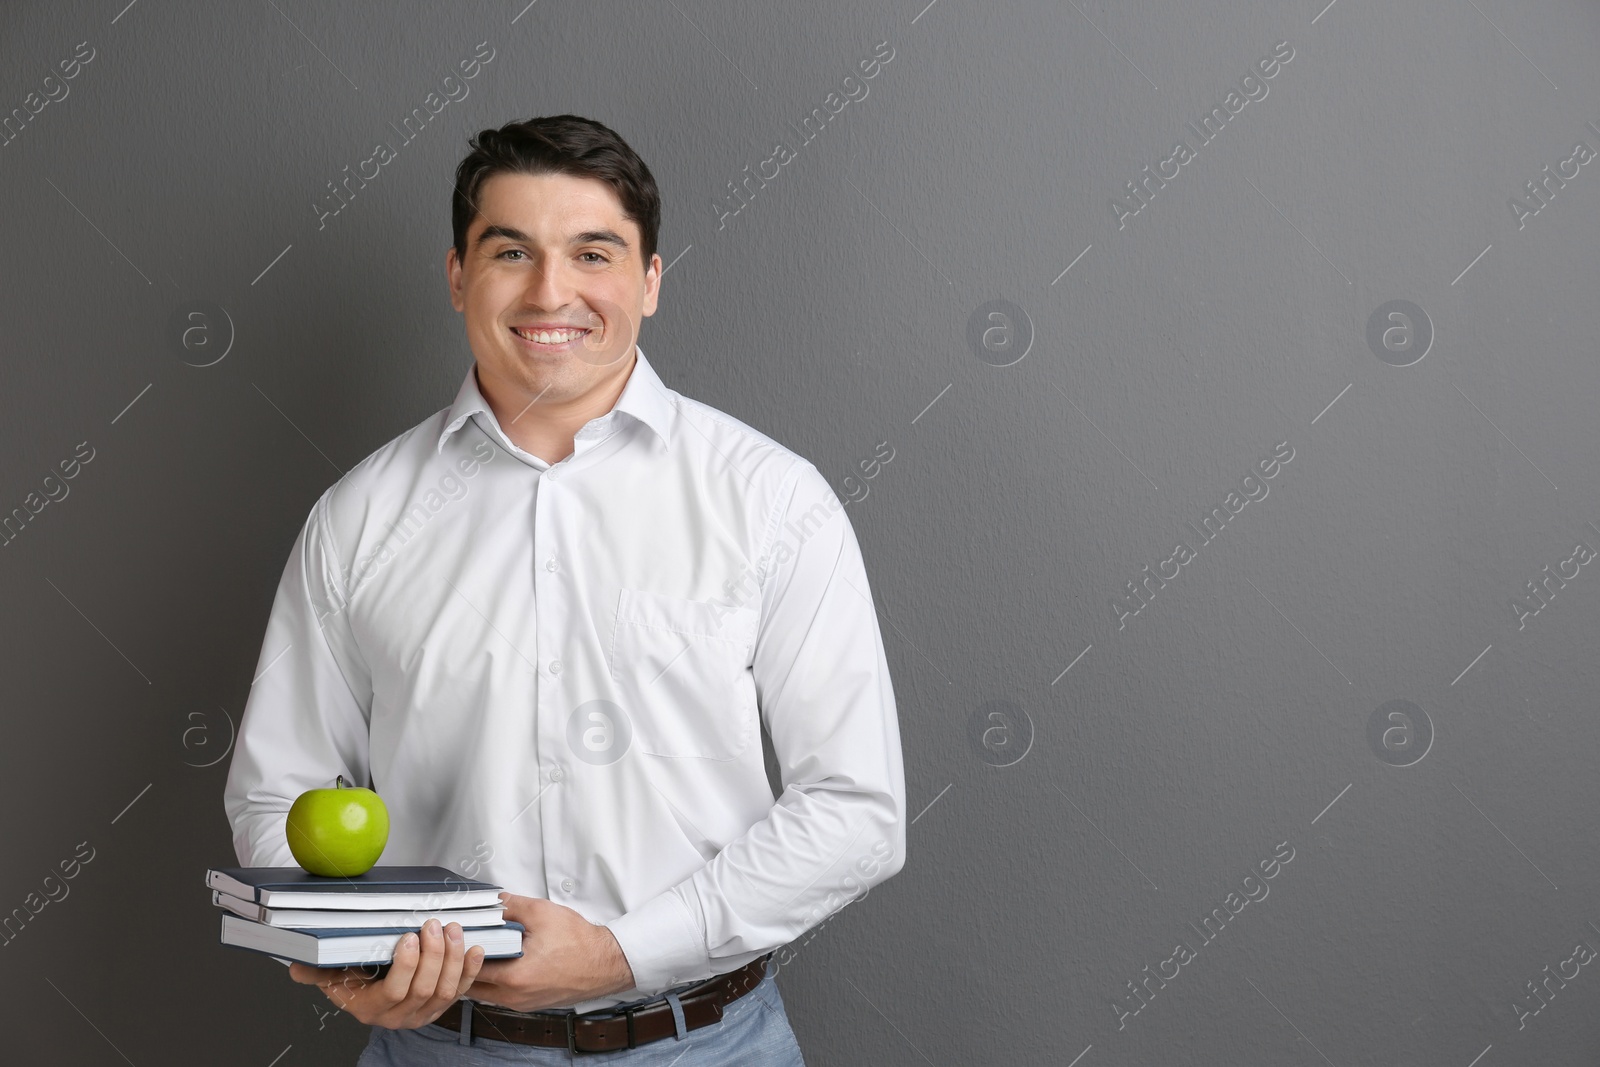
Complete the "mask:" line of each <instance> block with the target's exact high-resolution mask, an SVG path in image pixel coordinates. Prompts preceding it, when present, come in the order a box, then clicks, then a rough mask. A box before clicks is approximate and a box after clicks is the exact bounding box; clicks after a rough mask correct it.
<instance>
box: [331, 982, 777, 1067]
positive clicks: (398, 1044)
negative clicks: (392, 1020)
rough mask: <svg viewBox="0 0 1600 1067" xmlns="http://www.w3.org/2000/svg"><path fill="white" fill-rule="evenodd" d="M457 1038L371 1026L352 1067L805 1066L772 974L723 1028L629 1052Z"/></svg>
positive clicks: (438, 1029)
mask: <svg viewBox="0 0 1600 1067" xmlns="http://www.w3.org/2000/svg"><path fill="white" fill-rule="evenodd" d="M771 966H772V965H771V964H770V963H769V964H768V967H769V968H770V967H771ZM460 1039H461V1035H460V1034H458V1033H456V1032H455V1031H454V1030H447V1029H445V1028H444V1027H442V1026H436V1025H434V1024H433V1023H429V1024H428V1025H426V1026H421V1027H417V1028H416V1029H413V1030H390V1029H387V1028H386V1027H382V1026H374V1027H372V1037H371V1038H370V1039H369V1040H368V1041H367V1047H366V1048H365V1049H364V1050H362V1053H361V1058H360V1059H359V1060H357V1061H356V1067H444V1065H450V1067H493V1065H498V1064H519V1065H521V1067H554V1065H555V1064H562V1065H567V1064H580V1065H588V1064H593V1065H594V1067H603V1065H606V1064H613V1065H614V1064H627V1065H628V1067H805V1062H806V1061H805V1060H804V1059H802V1058H801V1056H800V1046H799V1044H798V1043H796V1041H795V1038H794V1031H793V1030H791V1029H790V1028H789V1016H788V1014H787V1013H786V1012H785V1011H784V1008H783V998H782V997H781V996H779V995H778V979H777V974H776V972H775V971H771V970H769V972H768V974H767V976H766V977H765V978H763V979H762V980H761V981H760V982H759V983H757V985H756V987H755V988H754V989H752V990H751V991H750V992H748V993H746V994H745V995H744V996H742V997H740V998H739V999H738V1000H736V1001H734V1002H733V1003H732V1004H729V1005H728V1006H727V1007H725V1008H723V1009H722V1021H721V1022H717V1023H712V1024H711V1025H710V1026H703V1027H701V1028H700V1029H698V1030H690V1031H689V1032H688V1033H686V1034H684V1036H683V1037H681V1038H679V1037H664V1038H662V1039H661V1040H659V1041H652V1042H650V1043H649V1044H648V1045H640V1046H639V1047H638V1048H635V1049H618V1050H616V1051H615V1052H597V1053H582V1052H580V1053H578V1055H577V1056H576V1057H574V1056H573V1055H572V1054H571V1053H569V1052H568V1051H567V1050H566V1049H564V1048H541V1047H538V1046H536V1045H518V1044H513V1043H511V1042H509V1041H497V1040H494V1039H492V1038H486V1037H482V1036H480V1035H478V1034H473V1035H472V1044H471V1045H470V1046H468V1045H462V1044H460V1043H459V1042H460Z"/></svg>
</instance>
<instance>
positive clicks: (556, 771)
mask: <svg viewBox="0 0 1600 1067" xmlns="http://www.w3.org/2000/svg"><path fill="white" fill-rule="evenodd" d="M566 776H567V772H566V771H564V770H562V769H561V768H560V767H551V768H550V780H551V781H552V782H559V781H561V780H562V779H563V778H565V777H566Z"/></svg>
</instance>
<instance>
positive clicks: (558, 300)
mask: <svg viewBox="0 0 1600 1067" xmlns="http://www.w3.org/2000/svg"><path fill="white" fill-rule="evenodd" d="M530 275H531V276H530V277H529V279H528V292H527V299H528V302H529V303H531V304H534V305H536V306H538V307H541V308H544V309H546V310H549V311H554V310H555V309H556V308H559V307H562V306H564V305H565V304H566V303H568V302H569V301H570V300H571V299H572V295H573V285H572V279H571V278H570V277H568V275H567V272H566V271H565V270H564V269H563V267H562V265H561V263H560V262H559V261H558V260H555V259H553V258H551V257H549V256H546V257H545V258H544V261H543V262H541V263H537V264H535V265H534V269H533V270H532V271H531V272H530Z"/></svg>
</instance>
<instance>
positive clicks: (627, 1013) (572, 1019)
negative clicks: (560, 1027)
mask: <svg viewBox="0 0 1600 1067" xmlns="http://www.w3.org/2000/svg"><path fill="white" fill-rule="evenodd" d="M638 1010H639V1008H638V1007H632V1008H624V1009H623V1011H622V1017H623V1018H624V1019H626V1020H627V1023H628V1046H627V1047H628V1048H630V1049H632V1048H638V1047H639V1046H638V1044H637V1043H636V1042H635V1040H634V1035H633V1013H634V1012H636V1011H638ZM563 1019H564V1021H565V1022H566V1024H567V1051H568V1052H569V1053H571V1054H572V1055H574V1056H593V1055H595V1054H597V1053H601V1052H614V1051H616V1050H615V1049H603V1048H579V1047H578V1013H577V1012H576V1011H569V1012H567V1013H566V1015H565V1016H563Z"/></svg>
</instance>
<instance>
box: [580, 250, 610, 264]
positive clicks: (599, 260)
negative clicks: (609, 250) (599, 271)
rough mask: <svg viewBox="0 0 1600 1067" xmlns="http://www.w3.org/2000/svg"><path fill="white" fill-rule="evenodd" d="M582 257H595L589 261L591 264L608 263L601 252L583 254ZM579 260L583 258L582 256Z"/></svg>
mask: <svg viewBox="0 0 1600 1067" xmlns="http://www.w3.org/2000/svg"><path fill="white" fill-rule="evenodd" d="M582 255H583V256H593V257H594V258H593V259H591V260H588V261H587V262H589V263H604V262H606V257H605V256H602V255H601V254H600V253H599V252H584V253H582ZM579 258H582V257H581V256H580V257H579Z"/></svg>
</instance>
